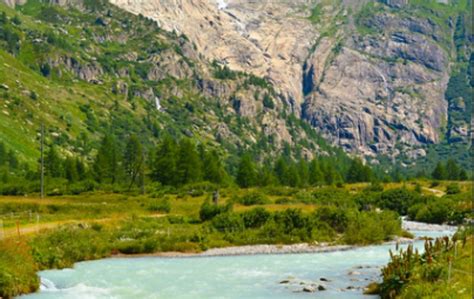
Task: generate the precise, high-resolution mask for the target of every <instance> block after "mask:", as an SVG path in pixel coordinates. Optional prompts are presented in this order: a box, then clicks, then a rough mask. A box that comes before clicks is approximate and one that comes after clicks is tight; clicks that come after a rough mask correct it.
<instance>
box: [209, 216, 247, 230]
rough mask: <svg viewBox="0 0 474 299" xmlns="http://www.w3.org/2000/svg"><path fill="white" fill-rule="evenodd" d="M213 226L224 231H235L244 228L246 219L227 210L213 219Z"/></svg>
mask: <svg viewBox="0 0 474 299" xmlns="http://www.w3.org/2000/svg"><path fill="white" fill-rule="evenodd" d="M212 226H213V227H214V228H215V229H217V230H218V231H220V232H223V233H234V232H240V231H243V230H244V221H243V220H242V218H241V217H240V215H238V214H235V213H232V212H227V213H223V214H219V215H217V216H216V217H215V218H214V219H212Z"/></svg>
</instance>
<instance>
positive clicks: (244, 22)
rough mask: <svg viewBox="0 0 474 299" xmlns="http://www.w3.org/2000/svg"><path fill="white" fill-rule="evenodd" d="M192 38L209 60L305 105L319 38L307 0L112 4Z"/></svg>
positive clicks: (129, 0) (295, 105)
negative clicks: (306, 68)
mask: <svg viewBox="0 0 474 299" xmlns="http://www.w3.org/2000/svg"><path fill="white" fill-rule="evenodd" d="M111 2H112V3H114V4H116V5H118V6H120V7H122V8H124V9H127V10H129V11H131V12H133V13H136V14H138V13H141V14H143V15H145V16H147V17H150V18H152V19H154V20H157V21H158V22H159V24H160V25H161V26H162V27H163V28H164V29H166V30H171V31H172V30H174V31H176V32H178V33H184V34H185V35H187V36H188V37H189V38H190V39H191V40H192V41H193V42H194V43H195V44H196V46H197V49H198V51H199V52H200V53H202V54H203V55H204V56H205V57H207V58H208V59H210V60H218V61H220V62H222V63H225V64H226V65H227V66H229V67H230V68H231V69H233V70H236V71H245V72H250V73H253V74H255V75H257V76H259V77H265V78H268V79H269V80H270V81H271V82H272V83H273V85H274V86H275V88H276V89H277V91H278V92H279V93H280V94H281V95H282V98H283V100H284V101H286V102H287V103H288V104H290V106H291V107H292V109H293V110H294V111H296V112H298V113H299V112H300V108H301V104H302V103H303V92H302V88H301V82H302V75H303V74H302V71H301V70H302V65H303V64H304V62H305V59H306V57H307V55H308V53H309V51H310V48H311V46H312V45H313V43H314V40H315V39H316V38H317V37H318V35H319V34H318V32H317V31H316V30H315V28H314V26H312V24H311V23H310V22H308V21H307V20H306V17H307V16H308V10H305V9H302V8H304V7H305V5H307V4H308V3H310V1H308V0H296V1H283V2H279V1H265V0H264V1H247V0H231V1H227V0H210V1H194V0H171V1H170V0H154V1H148V0H111Z"/></svg>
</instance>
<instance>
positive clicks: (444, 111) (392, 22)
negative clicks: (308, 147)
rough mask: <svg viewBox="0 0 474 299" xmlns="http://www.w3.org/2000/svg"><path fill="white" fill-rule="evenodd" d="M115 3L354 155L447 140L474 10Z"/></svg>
mask: <svg viewBox="0 0 474 299" xmlns="http://www.w3.org/2000/svg"><path fill="white" fill-rule="evenodd" d="M112 2H113V3H114V4H116V5H118V6H120V7H123V8H125V9H127V10H129V11H131V12H133V13H136V14H139V13H141V14H143V15H145V16H147V17H150V18H152V19H154V20H157V21H158V22H159V23H160V26H162V27H163V28H166V29H168V30H175V31H177V32H180V33H184V34H186V35H187V36H189V38H190V40H192V41H193V42H194V43H195V44H196V46H197V48H198V49H199V51H200V52H201V53H203V55H205V56H206V57H208V58H210V59H217V60H219V61H222V62H224V63H226V64H227V65H228V66H229V67H230V68H231V69H236V70H245V71H248V72H251V73H254V74H257V75H259V76H265V77H266V78H268V79H269V80H270V81H271V82H273V83H274V85H275V86H276V90H277V92H278V93H279V95H280V97H281V99H282V100H283V101H284V102H286V103H289V104H290V106H291V108H292V109H291V110H292V111H293V112H294V113H295V115H296V116H297V117H301V118H302V119H305V120H307V121H308V122H310V123H311V124H312V125H313V126H314V127H316V128H317V129H318V130H319V131H320V132H321V133H323V134H324V136H325V137H327V138H328V139H330V140H331V141H332V142H333V143H334V144H337V145H339V146H342V147H344V148H345V149H346V150H347V151H350V152H355V153H362V154H364V155H366V156H369V157H371V156H372V157H375V156H380V155H388V156H389V157H391V158H399V159H401V158H402V156H403V155H404V154H406V155H407V156H408V157H410V159H412V160H413V159H416V158H420V157H424V156H425V155H426V146H427V145H430V144H438V143H441V142H443V140H444V138H445V136H446V133H447V134H448V135H449V132H446V130H447V123H448V122H449V119H450V116H449V115H451V109H448V102H447V101H446V100H445V92H446V89H447V86H448V81H449V78H450V76H451V75H452V69H455V68H457V67H458V66H457V65H458V61H457V54H456V51H454V50H453V49H455V48H456V47H455V45H454V44H455V41H454V40H453V36H454V35H455V31H456V28H455V27H456V19H457V18H459V17H463V18H467V19H469V14H468V12H469V11H471V10H472V3H471V2H469V1H449V2H448V4H445V3H444V2H446V1H384V2H386V4H384V3H379V2H376V1H357V2H356V3H355V2H354V1H303V0H301V1H286V2H285V1H283V2H274V1H240V0H228V1H190V0H175V1H161V0H153V1H130V0H112ZM438 2H443V3H438ZM466 24H469V22H465V23H464V24H463V25H462V26H463V27H464V28H465V29H464V30H465V31H467V32H466V34H465V37H464V43H465V44H468V42H467V41H468V38H469V36H471V35H472V32H469V30H470V29H469V28H468V27H469V26H466ZM467 49H468V52H470V49H469V47H467ZM467 100H469V99H467ZM448 114H449V115H448ZM468 125H469V122H467V123H464V124H461V126H460V127H461V128H459V127H458V129H457V130H456V132H458V133H457V135H458V136H459V135H460V136H459V138H458V140H457V141H458V142H463V143H465V144H466V143H467V141H468V134H467V132H468V131H469V128H468V127H466V126H468ZM451 141H453V139H452V140H451Z"/></svg>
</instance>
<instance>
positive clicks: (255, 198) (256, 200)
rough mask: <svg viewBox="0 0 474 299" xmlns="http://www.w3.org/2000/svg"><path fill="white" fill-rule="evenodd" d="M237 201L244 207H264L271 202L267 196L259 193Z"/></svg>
mask: <svg viewBox="0 0 474 299" xmlns="http://www.w3.org/2000/svg"><path fill="white" fill-rule="evenodd" d="M235 201H237V202H238V203H240V204H242V205H244V206H253V205H264V204H268V203H269V202H270V201H269V200H268V198H267V197H266V196H265V195H263V194H261V193H258V192H252V193H249V194H246V195H244V196H241V197H238V198H237V199H235Z"/></svg>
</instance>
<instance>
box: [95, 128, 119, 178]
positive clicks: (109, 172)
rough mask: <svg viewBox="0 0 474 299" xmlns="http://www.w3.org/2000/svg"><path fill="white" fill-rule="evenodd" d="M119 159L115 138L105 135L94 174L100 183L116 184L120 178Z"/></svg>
mask: <svg viewBox="0 0 474 299" xmlns="http://www.w3.org/2000/svg"><path fill="white" fill-rule="evenodd" d="M118 161H119V157H118V150H117V144H116V141H115V138H114V137H113V136H111V135H108V134H107V135H105V136H104V138H103V139H102V143H101V146H100V148H99V152H98V153H97V157H96V159H95V162H94V172H95V175H96V178H97V180H98V181H99V182H102V183H104V182H106V183H111V184H114V183H116V182H117V179H118V177H119V164H118Z"/></svg>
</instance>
